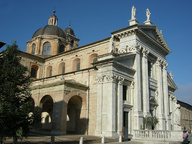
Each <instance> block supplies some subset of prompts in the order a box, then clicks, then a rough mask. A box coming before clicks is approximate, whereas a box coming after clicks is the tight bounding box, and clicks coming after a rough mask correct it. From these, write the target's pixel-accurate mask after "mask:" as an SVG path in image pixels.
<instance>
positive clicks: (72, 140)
mask: <svg viewBox="0 0 192 144" xmlns="http://www.w3.org/2000/svg"><path fill="white" fill-rule="evenodd" d="M80 137H83V144H101V137H96V136H86V135H64V136H55V144H79V140H80ZM118 141H119V139H114V138H105V143H106V144H123V143H124V144H125V143H126V144H142V142H132V141H125V142H122V143H119V142H118ZM5 143H6V144H11V143H12V139H10V138H9V139H7V140H6V141H5ZM50 143H51V136H30V137H28V138H27V139H23V140H22V141H20V140H19V141H18V144H50Z"/></svg>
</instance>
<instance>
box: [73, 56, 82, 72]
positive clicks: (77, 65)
mask: <svg viewBox="0 0 192 144" xmlns="http://www.w3.org/2000/svg"><path fill="white" fill-rule="evenodd" d="M73 70H74V71H78V70H80V59H79V58H77V59H75V60H74V61H73Z"/></svg>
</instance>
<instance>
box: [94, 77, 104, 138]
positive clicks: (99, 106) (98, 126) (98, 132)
mask: <svg viewBox="0 0 192 144" xmlns="http://www.w3.org/2000/svg"><path fill="white" fill-rule="evenodd" d="M103 80H104V76H99V77H97V123H96V131H95V133H96V135H101V134H102V105H103V102H102V99H103Z"/></svg>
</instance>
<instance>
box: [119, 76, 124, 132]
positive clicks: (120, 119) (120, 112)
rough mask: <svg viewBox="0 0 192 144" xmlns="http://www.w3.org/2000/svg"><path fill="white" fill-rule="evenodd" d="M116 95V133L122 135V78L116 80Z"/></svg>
mask: <svg viewBox="0 0 192 144" xmlns="http://www.w3.org/2000/svg"><path fill="white" fill-rule="evenodd" d="M118 80H119V81H118V94H117V133H118V134H119V135H121V134H122V127H123V81H124V78H122V77H119V78H118Z"/></svg>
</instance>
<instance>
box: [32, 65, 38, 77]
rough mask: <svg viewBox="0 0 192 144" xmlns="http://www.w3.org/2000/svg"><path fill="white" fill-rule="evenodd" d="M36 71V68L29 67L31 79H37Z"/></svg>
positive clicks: (34, 66)
mask: <svg viewBox="0 0 192 144" xmlns="http://www.w3.org/2000/svg"><path fill="white" fill-rule="evenodd" d="M37 70H38V66H36V65H32V67H31V77H33V78H37Z"/></svg>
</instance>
